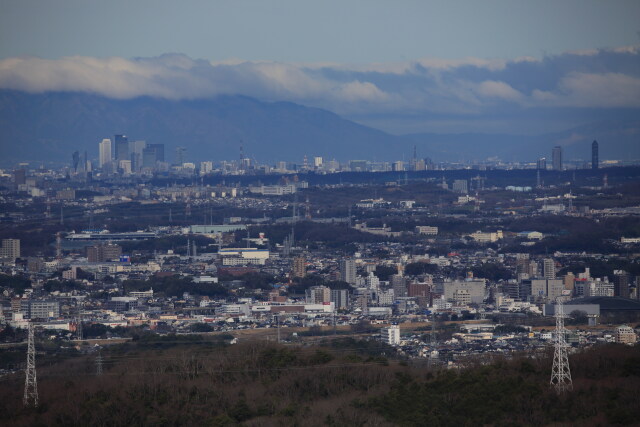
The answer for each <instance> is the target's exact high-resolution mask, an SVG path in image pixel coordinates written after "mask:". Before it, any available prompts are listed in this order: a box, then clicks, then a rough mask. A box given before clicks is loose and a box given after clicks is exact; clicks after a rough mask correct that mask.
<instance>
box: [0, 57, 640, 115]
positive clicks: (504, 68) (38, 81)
mask: <svg viewBox="0 0 640 427" xmlns="http://www.w3.org/2000/svg"><path fill="white" fill-rule="evenodd" d="M630 56H631V57H630ZM634 56H640V49H639V48H638V47H637V46H631V47H624V48H616V49H608V50H596V51H584V52H574V53H567V54H563V55H558V56H552V57H545V58H543V59H535V58H530V57H523V58H517V59H514V60H502V59H482V58H463V59H457V60H451V59H438V58H422V59H418V60H415V61H405V62H397V63H374V64H335V63H280V62H272V61H245V60H242V59H237V58H233V59H227V60H218V61H209V60H194V59H191V58H189V57H187V56H185V55H181V54H166V55H162V56H159V57H154V58H134V59H125V58H117V57H114V58H92V57H81V56H74V57H66V58H60V59H57V60H48V59H40V58H32V57H27V58H7V59H3V60H0V88H6V89H16V90H23V91H28V92H44V91H85V92H91V93H97V94H101V95H105V96H108V97H113V98H132V97H137V96H143V95H146V96H154V97H162V98H168V99H194V98H203V97H211V96H215V95H219V94H239V95H246V96H251V97H256V98H258V99H263V100H268V101H279V100H282V101H292V102H298V103H301V104H305V105H309V106H316V107H321V108H327V109H330V110H333V111H335V112H337V113H349V114H360V115H363V114H373V113H375V114H384V113H389V114H395V115H398V114H411V115H414V116H415V115H420V114H429V113H438V114H466V115H468V114H472V115H480V114H482V113H483V112H486V111H491V110H492V109H496V108H497V109H499V108H506V109H513V108H522V109H526V108H529V107H542V108H544V107H559V106H560V107H578V108H582V107H591V108H612V107H625V108H638V107H640V71H639V69H638V67H637V65H636V64H637V63H638V62H640V61H639V60H640V58H635V57H634Z"/></svg>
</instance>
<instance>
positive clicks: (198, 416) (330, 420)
mask: <svg viewBox="0 0 640 427" xmlns="http://www.w3.org/2000/svg"><path fill="white" fill-rule="evenodd" d="M227 338H228V337H226V336H221V337H218V338H215V336H213V337H212V336H207V337H206V338H205V337H204V336H189V338H184V337H181V336H171V335H169V336H165V337H160V338H157V337H156V338H150V339H139V340H137V341H134V342H133V343H128V344H124V345H119V346H112V347H108V348H104V349H103V350H102V357H103V360H104V369H103V374H102V375H100V376H98V375H97V374H96V364H95V359H96V356H97V353H96V352H93V353H91V354H88V355H83V356H77V357H72V358H69V359H66V360H64V361H61V362H58V363H55V364H46V365H45V364H40V365H38V390H39V393H40V404H39V406H38V407H37V408H25V407H23V405H22V386H23V381H24V378H23V375H22V374H15V375H12V376H8V377H4V378H2V381H0V425H12V426H26V425H30V426H31V425H50V426H80V425H82V426H85V425H92V426H125V425H126V426H145V425H153V426H170V425H171V426H176V425H199V426H200V425H205V426H207V425H208V426H233V425H247V426H258V425H305V426H307V425H311V426H364V425H403V426H424V425H442V426H448V425H451V426H454V425H455V426H459V425H469V426H471V425H474V426H475V425H614V424H620V425H625V424H626V425H632V424H636V423H637V420H638V419H640V406H639V405H637V396H638V394H639V393H640V347H638V346H636V347H626V346H621V345H602V346H598V347H595V348H592V349H588V350H585V351H583V352H580V353H577V354H574V355H572V356H571V357H570V363H571V366H572V374H573V379H574V390H573V392H571V393H569V394H567V395H565V396H558V395H556V394H555V392H554V391H553V390H552V389H550V388H549V385H548V381H549V371H550V366H551V359H550V355H549V354H547V355H540V356H539V357H536V358H530V357H525V356H517V357H514V358H511V359H505V358H500V357H498V358H493V359H482V360H480V359H477V358H476V359H474V360H471V361H469V362H468V364H467V365H466V367H464V368H459V369H444V368H440V369H436V368H428V367H427V366H426V365H425V364H424V363H416V362H415V361H412V360H405V359H403V358H401V357H397V356H393V354H394V353H395V352H394V351H393V350H392V349H390V348H388V347H385V346H384V345H383V344H380V343H378V342H375V341H359V340H355V339H352V338H340V339H337V340H334V341H326V342H321V343H320V344H318V345H314V346H302V345H277V344H274V343H267V342H264V341H262V342H258V341H254V342H249V341H247V342H241V343H239V344H235V345H229V344H228V343H227V342H228V341H227V340H226V339H227ZM382 353H384V355H383V354H382Z"/></svg>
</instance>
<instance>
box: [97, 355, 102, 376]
mask: <svg viewBox="0 0 640 427" xmlns="http://www.w3.org/2000/svg"><path fill="white" fill-rule="evenodd" d="M96 375H97V376H100V375H102V351H101V350H98V357H96Z"/></svg>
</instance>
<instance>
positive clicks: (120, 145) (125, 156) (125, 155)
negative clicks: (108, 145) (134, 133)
mask: <svg viewBox="0 0 640 427" xmlns="http://www.w3.org/2000/svg"><path fill="white" fill-rule="evenodd" d="M113 144H114V146H115V152H114V155H113V157H114V159H115V160H116V161H120V160H129V138H127V136H126V135H115V136H114V137H113Z"/></svg>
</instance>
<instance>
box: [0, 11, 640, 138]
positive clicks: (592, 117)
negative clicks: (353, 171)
mask: <svg viewBox="0 0 640 427" xmlns="http://www.w3.org/2000/svg"><path fill="white" fill-rule="evenodd" d="M638 18H640V1H638V0H630V1H622V0H609V1H602V0H598V1H595V0H555V1H549V0H538V1H528V0H527V1H524V0H508V1H504V0H485V1H480V0H473V1H452V0H450V1H433V2H432V1H413V0H404V1H393V2H392V1H380V0H367V1H354V0H351V1H349V0H341V1H334V0H323V1H318V0H316V1H303V0H295V1H289V0H287V1H266V0H263V1H248V0H228V1H227V0H225V1H222V0H220V1H181V2H177V1H164V0H156V1H147V0H136V1H120V0H110V1H104V0H103V1H93V0H82V1H78V0H73V1H71V0H59V1H40V0H38V1H35V0H18V1H16V0H10V1H9V0H0V89H15V90H23V91H28V92H34V93H40V92H46V91H84V92H91V93H97V94H100V95H105V96H108V97H113V98H131V97H136V96H143V95H146V96H154V97H163V98H170V99H194V98H202V97H210V96H216V95H220V94H240V95H245V96H251V97H255V98H258V99H261V100H264V101H290V102H296V103H299V104H302V105H307V106H312V107H320V108H325V109H328V110H331V111H334V112H336V113H338V114H340V115H342V116H344V117H346V118H349V119H352V120H355V121H357V122H359V123H362V124H366V125H369V126H373V127H376V128H379V129H382V130H385V131H388V132H391V133H397V134H402V133H413V132H447V133H448V132H487V133H503V132H506V133H524V134H532V133H545V132H552V131H558V130H564V129H567V128H570V127H574V126H579V125H583V124H589V123H593V122H595V121H598V120H603V119H620V118H629V117H630V118H637V117H640V34H639V31H640V20H639V19H638ZM638 132H640V127H639V129H638Z"/></svg>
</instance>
